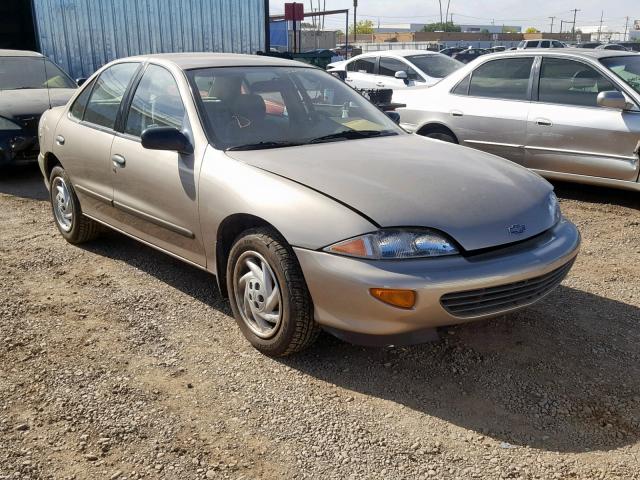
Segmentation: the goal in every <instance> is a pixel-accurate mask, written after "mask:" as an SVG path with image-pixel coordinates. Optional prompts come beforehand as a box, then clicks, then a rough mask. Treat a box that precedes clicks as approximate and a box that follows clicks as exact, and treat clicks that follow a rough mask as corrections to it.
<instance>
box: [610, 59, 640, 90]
mask: <svg viewBox="0 0 640 480" xmlns="http://www.w3.org/2000/svg"><path fill="white" fill-rule="evenodd" d="M600 63H602V64H603V65H604V66H605V67H607V68H608V69H609V70H611V71H612V72H613V73H614V74H615V75H616V76H617V77H619V78H620V79H621V80H623V81H624V82H625V83H626V84H627V85H629V86H630V87H631V88H633V89H634V90H635V91H636V92H638V93H640V55H629V56H628V57H609V58H602V59H600Z"/></svg>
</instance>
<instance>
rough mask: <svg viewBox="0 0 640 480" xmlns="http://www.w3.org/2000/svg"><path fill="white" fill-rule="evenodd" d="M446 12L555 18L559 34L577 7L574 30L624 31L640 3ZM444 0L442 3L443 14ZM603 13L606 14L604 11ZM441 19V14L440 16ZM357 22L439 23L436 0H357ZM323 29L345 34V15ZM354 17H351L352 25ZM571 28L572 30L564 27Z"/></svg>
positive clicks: (483, 18) (468, 19)
mask: <svg viewBox="0 0 640 480" xmlns="http://www.w3.org/2000/svg"><path fill="white" fill-rule="evenodd" d="M450 1H451V3H450V6H449V12H450V13H453V21H454V23H464V24H482V25H488V24H491V23H492V21H493V23H495V24H497V25H502V24H504V25H515V26H522V27H523V29H525V28H527V27H535V28H537V29H539V30H542V31H545V32H548V31H549V27H550V24H551V19H550V18H548V17H552V16H555V17H556V18H555V21H554V26H553V31H554V32H557V31H558V29H559V26H560V20H565V21H572V20H573V12H572V11H571V10H573V9H574V8H578V9H579V11H578V12H577V15H576V26H577V28H579V27H580V26H591V25H598V24H599V23H600V16H601V15H602V14H603V18H604V20H603V25H606V26H608V27H609V30H610V31H624V26H625V20H626V18H625V17H626V16H627V15H628V16H629V25H630V26H631V25H632V24H633V20H634V19H640V0H609V1H603V0H533V1H530V0H492V1H480V0H450ZM284 3H285V0H271V1H270V5H271V14H272V15H275V14H281V13H283V12H284ZM298 3H304V7H305V11H310V10H311V3H313V5H314V9H317V8H318V3H321V4H322V5H321V6H322V8H324V5H325V4H326V9H327V10H333V9H341V8H349V9H351V15H353V10H352V9H353V0H304V1H303V0H299V1H298ZM446 6H447V0H442V8H443V11H444V10H446ZM603 9H604V12H603ZM443 15H444V13H443ZM357 16H358V20H373V22H374V23H375V24H377V23H378V22H380V23H381V24H384V23H408V22H412V23H432V22H438V21H439V20H440V8H439V5H438V0H359V1H358V10H357ZM325 21H326V24H325V27H326V28H336V29H342V30H344V23H345V19H344V15H333V16H330V17H327V18H326V20H325ZM352 21H353V19H352V17H351V19H350V22H352ZM568 28H570V26H569V27H568Z"/></svg>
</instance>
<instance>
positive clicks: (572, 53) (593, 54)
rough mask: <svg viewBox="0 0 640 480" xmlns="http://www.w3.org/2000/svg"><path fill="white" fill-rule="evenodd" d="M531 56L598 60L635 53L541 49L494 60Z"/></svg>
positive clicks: (494, 55)
mask: <svg viewBox="0 0 640 480" xmlns="http://www.w3.org/2000/svg"><path fill="white" fill-rule="evenodd" d="M520 55H524V56H531V55H542V56H547V55H553V56H558V55H561V56H567V57H582V58H592V59H595V60H598V59H600V58H605V57H625V56H627V57H628V56H629V55H634V52H623V51H620V50H595V49H593V50H592V49H586V48H539V49H528V50H509V51H506V52H498V53H492V54H491V57H492V58H498V57H510V56H520ZM635 55H637V53H635Z"/></svg>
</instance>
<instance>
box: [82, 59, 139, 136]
mask: <svg viewBox="0 0 640 480" xmlns="http://www.w3.org/2000/svg"><path fill="white" fill-rule="evenodd" d="M138 65H139V64H138V63H118V64H117V65H113V66H112V67H109V68H107V69H106V70H105V71H104V72H102V73H101V74H100V77H98V80H97V81H96V85H95V87H94V88H93V91H92V92H91V97H90V98H89V102H88V103H87V107H86V109H85V112H84V120H85V121H86V122H90V123H93V124H95V125H100V126H103V127H107V128H111V129H112V128H113V127H114V126H115V124H116V116H117V115H118V109H119V108H120V102H121V101H122V96H123V95H124V92H125V91H126V89H127V86H128V85H129V82H130V81H131V79H132V78H133V75H134V74H135V72H136V70H137V68H138Z"/></svg>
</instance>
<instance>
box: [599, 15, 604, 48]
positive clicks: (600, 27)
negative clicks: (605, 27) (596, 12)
mask: <svg viewBox="0 0 640 480" xmlns="http://www.w3.org/2000/svg"><path fill="white" fill-rule="evenodd" d="M603 18H604V10H602V11H601V13H600V26H599V27H598V41H600V34H601V33H602V19H603Z"/></svg>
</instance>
